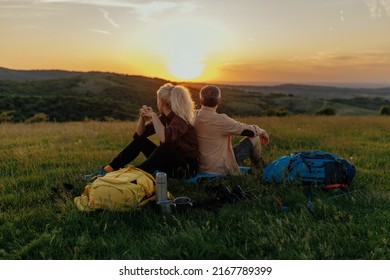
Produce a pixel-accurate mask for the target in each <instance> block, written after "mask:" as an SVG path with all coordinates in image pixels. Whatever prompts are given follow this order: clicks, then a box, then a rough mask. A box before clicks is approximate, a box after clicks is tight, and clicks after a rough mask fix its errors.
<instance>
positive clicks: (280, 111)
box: [265, 108, 290, 117]
mask: <svg viewBox="0 0 390 280" xmlns="http://www.w3.org/2000/svg"><path fill="white" fill-rule="evenodd" d="M265 115H266V116H268V117H284V116H288V115H290V112H289V111H288V110H286V109H285V108H271V109H268V110H267V111H266V112H265Z"/></svg>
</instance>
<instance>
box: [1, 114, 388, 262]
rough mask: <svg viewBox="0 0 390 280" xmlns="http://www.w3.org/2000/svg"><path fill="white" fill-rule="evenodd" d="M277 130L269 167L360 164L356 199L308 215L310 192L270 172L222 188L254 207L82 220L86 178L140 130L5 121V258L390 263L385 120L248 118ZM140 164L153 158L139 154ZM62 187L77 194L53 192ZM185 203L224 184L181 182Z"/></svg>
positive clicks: (317, 200)
mask: <svg viewBox="0 0 390 280" xmlns="http://www.w3.org/2000/svg"><path fill="white" fill-rule="evenodd" d="M241 121H243V122H247V123H256V124H258V125H259V126H260V127H262V128H264V129H266V130H267V131H268V132H269V134H270V137H271V144H270V145H269V146H268V147H266V148H265V149H264V151H263V155H264V160H265V161H266V162H270V161H272V160H274V159H276V158H278V157H280V156H283V155H287V154H290V153H292V152H294V151H297V150H311V149H321V150H324V151H328V152H331V153H335V154H337V155H339V156H341V157H344V158H346V159H348V160H349V161H351V162H352V163H353V164H354V165H355V167H356V168H357V174H356V177H355V178H354V181H353V183H352V186H351V190H352V192H351V193H350V194H348V195H342V196H335V194H329V193H323V192H316V193H315V195H314V209H313V211H312V212H307V211H306V209H305V207H304V202H305V196H304V193H303V190H302V189H301V188H299V187H290V188H288V189H285V190H284V191H285V192H284V198H285V201H286V203H288V204H289V206H290V210H289V211H288V212H283V211H281V210H280V208H279V206H278V202H277V200H276V196H275V195H276V193H277V189H276V187H275V186H270V185H266V184H264V183H263V182H262V174H261V170H257V171H256V172H254V173H253V174H250V175H248V176H242V177H231V178H227V179H225V180H223V181H222V182H221V183H222V184H226V185H228V186H230V187H233V186H234V185H236V184H240V185H241V187H242V188H243V189H244V190H245V191H246V193H247V195H248V199H247V200H246V201H244V202H241V203H235V204H225V205H223V206H222V207H203V208H196V209H193V210H192V211H191V212H189V213H186V214H184V213H182V214H176V215H173V216H170V217H162V216H160V215H159V214H158V212H157V211H156V208H155V205H154V203H150V204H149V205H147V206H145V207H144V208H142V209H139V210H137V211H134V212H126V213H122V212H108V211H97V212H93V213H81V212H79V211H78V210H77V209H76V208H75V206H74V205H73V198H74V196H78V195H79V194H80V193H81V191H82V189H83V187H84V185H85V183H84V182H82V181H81V180H80V177H81V175H83V174H86V173H89V172H91V171H94V170H95V169H96V168H98V167H100V166H102V165H104V164H106V163H107V162H108V161H109V160H111V159H112V157H113V156H115V155H116V154H117V153H118V152H119V151H120V150H121V149H122V148H123V147H124V146H125V145H126V144H127V143H128V142H129V141H130V139H131V137H132V134H133V131H134V128H135V123H134V122H113V123H100V122H80V123H45V124H29V125H27V124H0V149H1V154H0V259H11V260H14V259H301V260H306V259H389V258H390V245H389V242H390V240H389V236H390V234H389V229H390V224H389V223H390V222H389V221H390V219H389V218H390V208H389V202H390V173H389V170H390V144H389V141H388V139H390V121H389V118H388V117H379V116H370V117H368V116H365V117H352V116H348V117H346V116H344V117H341V116H335V117H311V116H292V117H285V118H272V117H270V118H242V119H241ZM139 160H142V158H140V159H139ZM63 183H69V184H72V185H74V190H73V193H68V192H65V191H63V192H60V193H57V192H53V189H60V188H61V186H62V185H63ZM169 189H170V191H171V192H172V193H173V194H174V195H175V196H182V195H186V196H189V197H191V198H192V199H194V200H197V201H200V200H204V199H207V197H209V196H210V195H211V194H212V191H210V189H213V185H212V184H211V183H209V184H203V185H202V184H201V185H199V186H196V185H191V184H188V183H185V182H183V181H177V180H170V181H169Z"/></svg>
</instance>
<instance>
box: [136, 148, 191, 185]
mask: <svg viewBox="0 0 390 280" xmlns="http://www.w3.org/2000/svg"><path fill="white" fill-rule="evenodd" d="M137 167H138V168H140V169H142V170H144V171H146V172H148V173H154V172H156V171H160V172H165V173H167V176H168V177H171V178H182V177H187V176H192V175H193V174H194V173H196V171H197V168H198V166H197V162H196V163H195V162H191V160H187V159H186V158H185V157H183V156H182V155H181V154H180V153H179V152H178V151H177V150H176V149H175V148H174V147H173V146H172V145H171V144H166V143H163V144H161V145H160V146H159V147H158V148H157V149H156V150H154V152H153V153H152V154H151V155H150V156H149V157H148V159H147V160H145V161H144V162H143V163H141V164H140V165H138V166H137ZM195 169H196V170H195Z"/></svg>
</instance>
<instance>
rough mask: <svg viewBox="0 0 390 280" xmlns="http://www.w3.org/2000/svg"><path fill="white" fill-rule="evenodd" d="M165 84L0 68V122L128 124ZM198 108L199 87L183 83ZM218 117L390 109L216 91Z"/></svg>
mask: <svg viewBox="0 0 390 280" xmlns="http://www.w3.org/2000/svg"><path fill="white" fill-rule="evenodd" d="M166 82H168V81H166V80H163V79H159V78H149V77H142V76H133V75H121V74H115V73H103V72H67V71H59V70H53V71H42V70H40V71H39V70H36V71H17V70H9V69H5V68H0V122H1V121H3V122H4V121H11V122H21V121H22V122H25V121H27V122H33V121H40V120H41V121H42V120H44V121H46V120H50V121H57V122H64V121H82V120H85V119H93V120H112V119H117V120H133V119H134V118H136V117H137V112H138V108H139V107H140V106H141V105H143V104H149V105H151V106H154V107H155V103H156V102H155V93H156V91H157V89H158V88H159V87H160V86H161V85H163V84H164V83H166ZM184 85H186V86H187V87H188V88H189V89H190V91H191V93H192V95H193V98H194V100H195V101H196V102H197V104H199V98H198V93H199V90H200V88H201V87H202V86H204V84H201V83H184ZM220 87H221V89H222V91H223V104H222V105H221V106H220V108H219V111H220V112H224V113H228V114H229V115H236V116H263V115H285V114H314V113H315V112H316V111H318V110H319V109H321V108H323V107H324V106H328V107H333V108H335V109H336V112H337V114H339V115H377V114H378V113H379V109H380V107H381V106H383V105H390V88H359V89H356V88H339V87H324V86H310V85H291V84H290V85H288V84H286V85H277V86H241V85H235V86H234V85H220Z"/></svg>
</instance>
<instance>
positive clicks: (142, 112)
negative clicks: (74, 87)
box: [136, 105, 147, 136]
mask: <svg viewBox="0 0 390 280" xmlns="http://www.w3.org/2000/svg"><path fill="white" fill-rule="evenodd" d="M146 112H147V106H145V105H144V106H142V108H141V109H139V119H138V123H137V130H136V132H137V135H138V136H140V135H142V134H143V133H144V132H145V123H146V119H145V118H146V116H145V113H146Z"/></svg>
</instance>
